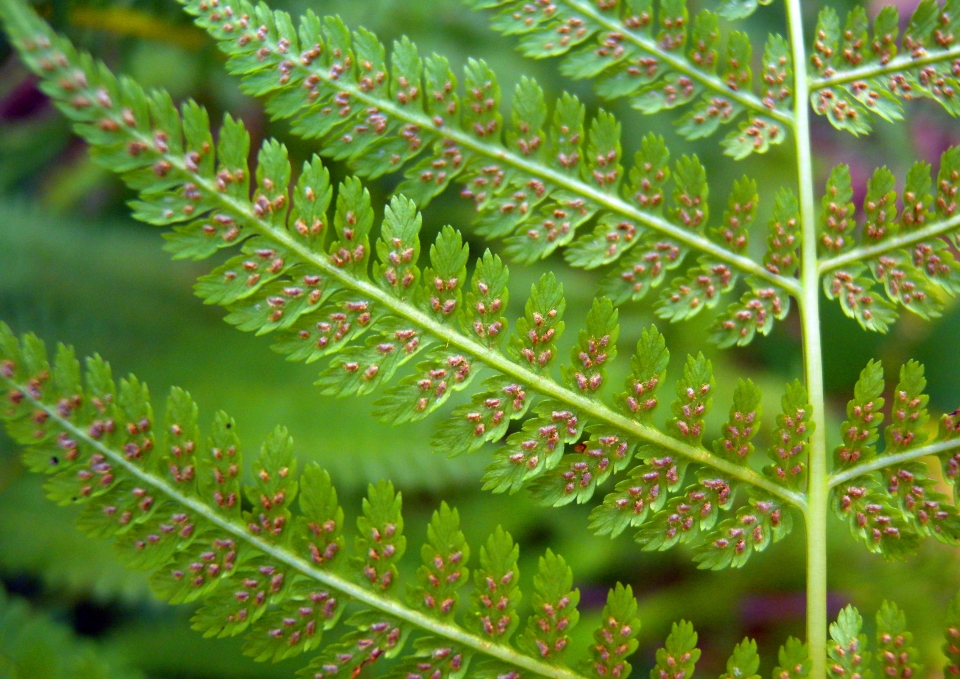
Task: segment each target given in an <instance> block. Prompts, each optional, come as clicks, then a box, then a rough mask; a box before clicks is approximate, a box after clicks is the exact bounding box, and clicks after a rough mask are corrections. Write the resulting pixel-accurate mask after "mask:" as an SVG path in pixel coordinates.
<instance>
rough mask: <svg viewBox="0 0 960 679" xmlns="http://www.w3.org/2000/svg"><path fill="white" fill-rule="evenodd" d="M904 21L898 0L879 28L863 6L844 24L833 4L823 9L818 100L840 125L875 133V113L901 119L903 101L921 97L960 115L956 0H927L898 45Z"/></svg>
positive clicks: (817, 106) (817, 48)
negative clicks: (873, 125)
mask: <svg viewBox="0 0 960 679" xmlns="http://www.w3.org/2000/svg"><path fill="white" fill-rule="evenodd" d="M900 26H901V22H900V16H899V11H898V9H897V7H895V6H886V7H884V8H883V9H882V10H881V11H880V12H879V13H878V14H877V16H876V18H875V19H874V22H873V30H872V32H871V31H870V22H869V20H868V18H867V13H866V11H865V10H864V9H863V8H862V7H855V8H853V9H852V10H850V12H849V14H847V17H846V20H845V21H844V22H843V28H842V29H841V22H840V17H839V16H838V15H837V13H836V11H835V10H834V9H833V8H831V7H825V8H823V9H822V10H821V11H820V18H819V21H818V23H817V32H816V38H815V40H814V44H813V47H814V49H813V50H812V51H811V57H810V61H811V64H812V66H813V69H812V70H813V73H814V74H815V76H816V77H814V78H812V80H811V82H810V91H811V95H810V99H811V104H812V106H813V109H814V110H815V111H816V112H817V113H818V114H820V115H823V116H826V117H827V119H828V120H829V121H830V123H831V124H832V125H833V126H834V127H836V128H837V129H840V130H846V131H848V132H851V133H852V134H854V135H860V134H867V133H869V132H870V131H871V129H872V122H873V119H874V117H879V118H881V119H883V120H886V121H895V120H901V119H902V118H903V106H902V102H904V101H911V100H913V99H933V100H934V101H936V102H937V103H939V104H940V105H941V106H943V108H944V110H946V111H947V113H949V114H950V115H952V116H957V115H958V114H960V102H958V94H960V92H958V91H957V81H956V70H957V66H958V63H960V61H958V60H960V45H958V43H957V37H958V29H960V12H958V11H957V6H956V4H955V3H953V2H949V1H948V2H946V3H945V4H943V5H942V6H941V5H940V3H938V2H937V0H923V1H922V2H920V3H919V4H918V5H917V8H916V9H915V10H914V12H913V15H912V16H911V17H910V22H909V25H908V26H907V28H906V31H905V32H904V34H903V37H902V38H901V39H900V41H899V45H898V40H897V38H898V36H899V33H900ZM898 52H899V54H898Z"/></svg>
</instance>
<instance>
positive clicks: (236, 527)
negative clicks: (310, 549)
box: [4, 379, 584, 679]
mask: <svg viewBox="0 0 960 679" xmlns="http://www.w3.org/2000/svg"><path fill="white" fill-rule="evenodd" d="M4 381H6V382H7V383H8V384H10V385H11V386H12V387H13V388H15V389H17V390H18V391H20V392H21V393H22V394H24V396H25V397H26V398H27V399H29V401H30V402H31V403H32V404H33V405H34V406H36V407H37V408H38V409H39V410H42V411H43V412H45V413H46V414H47V415H48V416H49V418H50V419H51V420H53V421H55V422H56V423H57V425H58V426H60V427H62V428H63V430H64V431H67V432H69V433H70V435H71V437H73V438H75V439H76V440H79V441H83V443H84V444H86V445H87V446H89V447H91V448H93V449H95V450H97V451H98V452H100V453H102V454H103V455H104V456H105V457H106V458H107V459H109V460H110V461H111V463H113V464H115V465H117V466H118V467H122V468H123V469H124V471H126V472H127V473H129V474H131V475H132V476H134V477H136V478H137V479H138V480H139V481H141V482H142V483H144V484H146V485H148V486H151V487H152V488H155V489H156V490H158V491H159V492H161V493H163V494H164V495H166V496H167V497H169V498H170V499H171V500H173V501H174V502H176V503H177V504H179V505H181V506H183V507H186V508H188V509H190V510H191V511H192V512H194V513H195V514H196V515H197V516H200V517H203V519H204V520H205V521H208V522H210V523H212V524H213V525H215V526H217V527H218V528H219V529H220V530H222V531H224V533H227V534H229V535H232V536H234V537H236V538H238V539H240V540H243V541H244V542H247V543H248V544H250V545H251V546H253V547H254V548H255V549H257V550H258V551H261V552H263V553H264V554H267V555H269V556H270V557H271V558H273V559H276V560H277V561H278V562H280V563H283V564H286V565H287V566H289V567H290V568H292V569H294V570H296V571H299V572H300V573H302V574H304V575H306V576H307V577H308V578H311V579H313V580H316V581H317V582H319V583H322V584H324V585H326V586H327V587H330V588H331V589H334V590H336V591H338V592H340V593H342V594H345V595H346V596H348V597H350V598H351V599H354V600H356V601H359V602H361V603H363V604H365V605H367V606H369V607H370V608H374V609H376V610H378V611H380V612H382V613H386V614H387V615H390V616H392V617H394V618H397V619H399V620H403V621H405V622H408V623H410V624H412V625H415V626H416V627H419V628H420V629H422V630H424V631H426V632H430V633H432V634H436V635H437V636H440V637H443V638H445V639H449V640H450V641H453V642H456V643H459V644H462V645H464V646H466V647H467V648H471V649H473V650H474V651H477V652H479V653H483V654H484V655H488V656H491V657H493V658H497V659H498V660H501V661H503V662H505V663H508V664H509V665H512V666H514V667H520V668H523V669H526V670H529V671H530V672H533V673H534V674H537V675H540V676H543V677H550V678H551V679H584V678H583V676H582V675H580V674H578V673H576V672H574V671H572V670H569V669H567V668H564V667H557V666H554V665H549V664H547V663H543V662H540V661H538V660H536V659H535V658H532V657H530V656H527V655H524V654H522V653H518V652H517V651H515V650H513V649H512V648H510V647H508V646H504V645H502V644H496V643H494V642H491V641H488V640H487V639H484V638H482V637H479V636H477V635H475V634H472V633H470V632H468V631H466V630H464V629H463V628H461V627H459V626H458V625H452V624H449V623H445V622H441V621H439V620H436V619H434V618H431V617H430V616H427V615H424V614H423V613H421V612H419V611H416V610H413V609H411V608H409V607H408V606H404V605H403V604H402V603H400V602H399V601H397V600H395V599H393V598H391V597H387V596H382V595H379V594H377V593H375V592H372V591H370V590H369V589H367V588H365V587H363V586H361V585H359V584H357V583H355V582H353V581H352V580H351V579H349V578H347V577H344V576H343V575H340V574H338V573H336V572H333V571H328V570H322V569H319V568H317V567H315V566H314V565H313V564H311V563H310V562H309V561H307V560H306V559H303V558H301V557H300V556H298V555H297V554H295V553H293V552H290V551H288V550H286V549H284V548H283V547H280V546H278V545H275V544H273V543H270V542H267V541H265V540H263V539H262V538H260V537H258V536H256V535H252V534H251V533H250V532H249V531H248V530H247V529H246V527H245V526H244V525H243V524H242V523H240V522H237V521H231V520H230V519H228V518H226V517H224V516H223V515H221V514H219V513H218V512H217V511H215V510H214V509H213V508H211V507H210V506H208V505H207V504H206V503H204V502H203V501H202V500H200V499H198V498H196V497H191V496H187V495H184V494H183V493H181V492H180V491H179V490H178V489H177V488H175V487H174V486H172V485H170V484H169V483H167V482H166V481H165V480H164V479H162V478H159V477H157V476H156V475H154V474H151V473H150V472H148V471H146V470H144V469H141V468H140V467H138V466H137V465H135V464H133V463H132V462H130V461H129V460H127V459H126V457H125V456H124V455H123V453H121V452H118V451H115V450H113V449H112V448H109V447H107V446H105V445H103V443H101V442H100V441H98V440H97V439H95V438H93V437H91V436H90V435H89V433H88V432H87V431H85V430H84V429H82V428H80V427H78V426H77V425H76V424H74V423H73V422H71V421H70V420H67V419H64V418H63V417H62V416H61V415H60V414H59V412H58V411H57V409H56V408H55V407H53V406H50V405H48V404H46V403H43V402H42V401H39V400H37V399H35V398H33V397H32V396H30V389H28V388H27V386H26V385H18V384H16V383H14V382H12V381H11V380H6V379H4Z"/></svg>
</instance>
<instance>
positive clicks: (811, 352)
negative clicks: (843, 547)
mask: <svg viewBox="0 0 960 679" xmlns="http://www.w3.org/2000/svg"><path fill="white" fill-rule="evenodd" d="M786 7H787V21H788V23H789V28H790V44H791V47H792V49H793V67H794V73H795V83H794V118H795V120H796V123H797V127H796V140H797V181H798V184H799V190H800V221H801V229H802V237H803V243H802V247H803V252H802V261H801V278H800V285H801V288H802V290H803V293H802V297H801V298H800V303H799V305H798V306H799V307H800V318H801V323H802V326H803V357H804V369H805V374H806V384H807V394H808V398H809V399H810V403H811V404H812V406H813V421H814V422H815V423H816V428H815V430H814V431H813V434H812V435H811V437H810V461H809V466H808V470H807V502H808V509H807V513H806V527H807V646H808V649H809V652H810V659H811V661H812V666H811V671H810V677H811V679H825V677H826V676H827V504H828V498H829V489H828V486H827V440H826V435H825V424H826V416H825V415H826V408H825V407H824V395H823V358H822V347H821V337H820V273H819V270H818V268H817V222H816V210H815V207H814V192H813V158H812V153H811V144H810V120H809V105H808V103H807V101H808V99H809V90H808V88H807V82H808V81H807V56H806V51H805V49H804V45H805V40H804V35H803V8H802V6H801V1H800V0H787V3H786Z"/></svg>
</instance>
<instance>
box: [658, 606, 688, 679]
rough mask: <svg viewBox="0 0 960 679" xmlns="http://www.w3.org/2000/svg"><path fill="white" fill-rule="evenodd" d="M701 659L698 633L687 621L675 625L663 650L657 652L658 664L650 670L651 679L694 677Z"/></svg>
mask: <svg viewBox="0 0 960 679" xmlns="http://www.w3.org/2000/svg"><path fill="white" fill-rule="evenodd" d="M699 659H700V649H699V648H697V633H696V632H695V631H694V629H693V625H692V624H691V623H689V622H687V621H686V620H681V621H680V622H679V623H674V624H673V626H672V627H671V628H670V635H669V636H668V637H667V641H666V643H665V644H664V646H663V648H661V649H660V650H658V651H657V664H656V666H655V667H654V668H653V669H652V670H650V679H683V677H689V676H692V675H693V670H694V667H696V664H697V661H698V660H699Z"/></svg>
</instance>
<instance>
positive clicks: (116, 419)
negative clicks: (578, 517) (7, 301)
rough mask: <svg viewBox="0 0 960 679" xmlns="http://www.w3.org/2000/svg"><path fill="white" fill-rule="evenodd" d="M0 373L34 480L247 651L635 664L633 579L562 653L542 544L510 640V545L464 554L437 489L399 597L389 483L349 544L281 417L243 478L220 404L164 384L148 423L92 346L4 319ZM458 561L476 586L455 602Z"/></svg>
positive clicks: (456, 661)
mask: <svg viewBox="0 0 960 679" xmlns="http://www.w3.org/2000/svg"><path fill="white" fill-rule="evenodd" d="M0 386H2V391H3V405H2V406H0V417H2V419H3V420H4V421H5V423H6V426H7V431H8V432H10V434H11V435H12V436H13V437H14V438H15V439H16V440H17V441H18V442H19V443H20V444H22V445H23V446H24V447H25V454H24V460H25V463H26V465H27V466H28V467H29V468H30V469H31V470H33V471H35V472H38V473H41V474H45V475H46V476H47V483H46V486H45V488H46V492H47V495H48V496H49V497H50V498H51V499H52V500H54V501H56V502H58V503H60V504H62V505H81V506H83V511H82V513H81V514H80V518H79V520H78V525H79V527H80V528H81V530H83V531H84V532H86V533H88V534H90V535H92V536H96V537H101V538H104V537H106V538H111V539H113V541H114V544H115V546H116V552H117V555H118V557H119V558H120V559H121V560H122V561H123V562H124V563H125V564H126V565H127V566H129V567H131V568H136V569H140V570H144V571H148V572H150V573H151V576H150V581H151V586H152V588H153V589H154V591H155V592H156V593H157V595H158V596H160V597H161V598H163V599H166V600H168V601H170V602H171V603H182V602H190V601H198V602H201V606H200V607H199V609H198V610H197V612H196V613H195V614H194V616H193V620H192V622H193V627H194V629H196V630H197V631H199V632H202V633H203V634H204V635H205V636H238V635H243V636H244V638H245V645H244V652H245V653H246V654H248V655H250V656H252V657H254V658H256V659H257V660H261V661H265V660H274V661H277V660H281V659H285V658H290V657H295V656H299V655H301V654H304V653H308V654H311V656H312V660H310V661H309V664H308V665H307V666H306V667H305V668H304V669H303V670H302V672H301V676H306V677H311V678H312V679H323V678H326V677H346V676H356V673H357V672H358V671H359V670H360V669H361V668H363V667H365V666H367V665H370V664H373V663H376V662H377V661H379V660H380V659H381V658H397V659H398V660H397V662H396V664H395V665H393V667H392V669H391V672H390V674H389V676H396V677H407V678H409V677H461V676H463V675H464V673H465V672H466V671H467V668H468V666H471V667H472V675H473V676H503V674H504V673H505V672H518V671H519V672H520V673H522V675H523V676H543V677H556V678H564V677H565V678H568V679H575V678H576V677H581V676H592V677H597V678H598V679H599V678H602V677H607V676H611V675H612V676H618V677H624V678H625V677H627V676H628V675H629V673H630V665H629V663H627V662H626V658H627V656H629V655H631V654H632V653H633V652H634V651H635V650H636V648H637V642H636V641H635V637H636V636H637V634H638V633H639V627H640V621H639V620H637V619H636V612H637V604H636V601H635V600H634V598H633V593H632V591H631V589H630V588H629V587H623V586H622V585H618V586H617V587H616V588H615V589H614V590H611V592H610V596H609V598H608V601H607V605H606V607H605V608H604V612H603V615H602V617H601V619H602V621H603V622H602V625H601V627H600V629H598V630H597V632H596V634H595V642H596V643H595V645H594V646H592V647H591V654H592V658H591V660H589V661H585V662H584V663H583V673H582V674H581V673H579V672H577V671H575V670H572V669H570V668H569V666H568V665H567V664H566V662H565V656H566V653H567V644H568V642H569V633H570V631H571V630H572V629H573V627H574V625H575V624H576V623H577V618H578V614H577V610H576V606H577V602H578V600H579V592H578V590H577V589H575V588H574V587H573V583H572V574H571V572H570V569H569V567H568V566H567V565H566V562H565V561H564V560H563V559H562V558H561V557H559V556H557V555H555V554H553V553H552V552H550V551H549V550H548V551H547V553H546V555H545V556H544V557H543V558H541V559H540V563H539V572H538V574H537V575H536V576H535V577H534V578H533V595H532V600H533V612H532V613H531V615H530V617H529V619H528V621H527V623H526V626H525V627H524V628H523V631H522V632H520V633H519V635H518V637H517V639H516V642H515V644H514V643H513V642H511V636H512V634H513V632H514V630H515V629H516V628H517V627H518V624H519V623H520V620H519V615H518V613H517V610H516V606H517V602H518V601H519V599H520V589H519V582H520V573H519V571H518V568H517V559H518V550H517V547H516V546H515V545H514V543H513V540H512V538H511V537H510V535H509V534H508V533H506V532H504V531H503V530H502V529H499V528H498V529H497V530H496V531H495V532H494V534H493V535H491V536H490V538H489V539H488V540H487V542H486V543H485V545H484V546H482V547H481V548H480V553H479V565H478V566H476V567H474V566H472V564H469V559H470V549H469V547H468V545H467V543H466V541H465V539H464V536H463V533H462V532H461V531H460V527H459V521H460V520H459V515H458V513H457V511H456V510H454V509H450V508H449V507H448V506H447V505H445V504H444V505H442V506H441V507H440V509H439V510H438V511H436V512H435V513H434V514H433V519H432V521H431V522H430V524H429V527H428V529H427V542H426V544H425V545H424V547H423V549H422V550H421V554H422V558H423V564H422V566H421V567H420V569H419V570H418V571H417V584H416V585H415V586H413V587H411V588H410V590H409V594H408V596H407V597H406V599H404V597H403V596H401V595H399V594H398V593H397V592H398V590H399V588H400V586H401V583H400V582H399V576H398V570H397V564H398V562H399V560H400V559H401V557H402V556H403V554H404V551H405V548H406V540H407V538H406V537H405V536H404V534H403V528H404V527H403V517H402V515H401V497H400V494H399V493H397V492H395V490H394V488H393V485H392V484H390V483H389V482H385V481H381V482H380V483H378V484H376V485H371V486H370V488H369V492H368V496H367V498H366V499H365V500H364V502H363V511H362V514H361V515H360V516H359V517H358V519H357V537H356V544H355V549H354V550H353V554H354V556H347V554H345V552H346V551H347V548H346V545H345V539H344V536H343V527H344V512H343V510H342V509H341V508H340V506H339V504H338V502H337V493H336V490H335V489H334V488H333V486H332V484H331V480H330V476H329V474H327V473H326V472H325V471H324V470H322V469H321V468H320V467H319V466H317V465H316V464H310V465H307V466H306V468H305V469H304V470H303V471H302V473H299V474H298V471H297V461H296V457H295V456H294V454H293V446H292V440H291V439H290V437H289V436H288V434H287V432H286V430H284V429H282V428H278V429H277V430H276V431H275V432H274V433H273V434H272V435H271V436H270V437H269V438H268V439H267V441H265V442H264V444H263V446H262V448H261V451H260V454H259V456H258V458H257V460H256V462H255V463H254V464H253V480H254V483H253V485H249V486H247V487H246V488H241V477H242V474H241V470H242V469H243V468H244V465H243V460H242V456H241V453H240V443H239V441H238V439H237V436H236V434H235V432H234V422H233V420H232V419H231V418H230V417H229V416H227V415H226V414H224V413H222V412H221V413H218V414H217V415H216V417H215V418H214V421H213V425H212V428H211V431H210V433H209V435H207V436H204V435H202V434H201V433H200V429H199V426H198V418H199V415H198V409H197V406H196V405H195V404H194V402H193V401H192V399H191V398H190V396H189V395H188V394H186V393H185V392H183V391H182V390H179V389H176V388H175V389H173V390H172V391H171V393H170V396H169V398H168V400H167V406H166V412H165V414H164V417H163V420H162V422H163V423H162V425H161V424H159V422H158V421H155V419H154V414H153V410H152V407H151V404H150V399H149V395H148V391H147V387H146V385H144V384H143V383H142V382H140V381H138V380H137V379H136V378H135V377H132V376H131V377H129V378H126V379H123V380H121V381H120V382H119V383H115V382H114V380H113V378H112V376H111V370H110V366H109V365H108V364H107V363H105V362H104V361H103V360H102V359H100V358H99V357H93V358H90V359H88V360H87V362H86V370H85V371H81V367H80V364H79V362H78V361H77V359H76V357H75V354H74V352H73V350H72V349H69V348H67V347H64V346H60V347H59V349H58V351H57V354H56V358H55V360H54V361H53V363H52V364H51V363H50V362H49V360H48V357H47V354H46V349H45V347H44V345H43V343H42V342H40V340H38V339H37V338H36V337H35V336H33V335H26V336H24V337H23V338H22V339H21V340H17V338H16V337H14V336H13V334H12V333H11V332H10V330H9V328H7V327H6V326H5V325H2V324H0ZM295 501H296V502H295ZM470 568H473V569H474V573H473V576H474V581H475V583H476V587H475V589H474V590H473V593H472V594H471V596H470V601H469V602H461V601H460V597H459V592H460V591H461V590H462V588H463V587H464V585H466V584H467V582H468V580H469V575H470V570H469V569H470ZM461 609H465V613H464V615H463V616H462V618H463V620H464V622H463V624H462V625H461V624H460V623H459V622H457V620H458V619H459V618H460V617H461V616H460V615H459V613H460V610H461ZM344 614H346V615H347V617H346V619H345V621H343V622H341V619H342V618H343V616H344ZM338 625H343V626H345V627H347V628H349V630H350V631H347V632H346V633H344V634H342V635H341V636H340V637H339V638H337V640H336V641H335V642H333V643H329V644H326V645H324V640H323V636H324V634H325V632H326V631H328V630H332V629H333V628H335V627H337V626H338ZM684 625H686V623H684ZM689 632H691V633H692V627H691V628H689ZM411 634H413V635H415V636H416V637H417V639H416V641H413V642H411V641H409V639H408V637H409V636H410V635H411ZM694 640H695V635H694ZM670 643H671V642H670V640H668V647H669V644H670ZM405 647H406V648H408V650H407V651H406V653H407V655H402V654H404V653H405V651H404V649H405ZM518 649H519V650H518ZM380 664H381V665H382V664H383V663H382V662H381V663H380Z"/></svg>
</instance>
